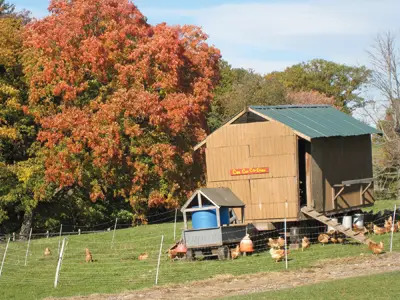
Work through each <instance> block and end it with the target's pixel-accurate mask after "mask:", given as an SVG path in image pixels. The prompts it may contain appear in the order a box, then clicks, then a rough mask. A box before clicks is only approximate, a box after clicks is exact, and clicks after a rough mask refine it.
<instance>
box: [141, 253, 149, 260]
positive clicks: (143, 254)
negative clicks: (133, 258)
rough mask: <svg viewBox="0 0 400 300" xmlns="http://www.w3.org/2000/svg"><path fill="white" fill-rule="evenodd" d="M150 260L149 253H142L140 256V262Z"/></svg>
mask: <svg viewBox="0 0 400 300" xmlns="http://www.w3.org/2000/svg"><path fill="white" fill-rule="evenodd" d="M148 258H149V254H148V253H142V254H140V255H139V256H138V260H146V259H148Z"/></svg>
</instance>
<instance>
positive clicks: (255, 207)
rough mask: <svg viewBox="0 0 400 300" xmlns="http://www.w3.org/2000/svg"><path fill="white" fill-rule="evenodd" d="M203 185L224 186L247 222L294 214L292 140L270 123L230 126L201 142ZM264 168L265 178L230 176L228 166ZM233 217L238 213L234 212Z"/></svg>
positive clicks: (294, 140) (287, 131) (295, 180)
mask: <svg viewBox="0 0 400 300" xmlns="http://www.w3.org/2000/svg"><path fill="white" fill-rule="evenodd" d="M206 163H207V186H208V187H228V188H230V189H231V190H232V191H233V192H234V193H235V194H236V195H237V196H238V197H239V198H240V199H241V200H242V201H243V202H244V203H245V204H246V213H245V218H246V220H247V221H251V220H267V219H282V218H284V217H285V201H286V200H287V201H288V204H289V205H288V207H289V208H288V216H287V217H288V218H291V219H296V218H297V216H298V211H299V203H298V178H297V172H298V170H297V137H296V135H295V134H294V133H293V132H292V130H290V129H289V128H288V127H286V126H284V125H282V124H280V123H278V122H275V121H268V122H257V123H246V124H232V125H228V126H225V127H222V128H220V129H219V130H218V131H216V132H215V133H214V134H213V135H211V136H209V138H208V140H207V149H206ZM252 167H253V168H255V167H268V168H269V173H267V174H254V175H239V176H231V175H230V170H231V169H233V168H252ZM235 212H236V213H237V214H238V216H239V217H241V216H240V213H239V211H235Z"/></svg>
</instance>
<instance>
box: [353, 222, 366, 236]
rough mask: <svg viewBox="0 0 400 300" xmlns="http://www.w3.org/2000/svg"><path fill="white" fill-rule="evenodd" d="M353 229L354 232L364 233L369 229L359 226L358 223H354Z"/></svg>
mask: <svg viewBox="0 0 400 300" xmlns="http://www.w3.org/2000/svg"><path fill="white" fill-rule="evenodd" d="M353 231H354V232H360V233H362V234H366V233H368V229H367V228H365V227H359V226H357V224H353Z"/></svg>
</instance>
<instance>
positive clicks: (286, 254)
mask: <svg viewBox="0 0 400 300" xmlns="http://www.w3.org/2000/svg"><path fill="white" fill-rule="evenodd" d="M287 209H288V203H287V200H286V203H285V224H284V225H285V266H286V269H287V268H288V260H287V256H288V253H287V252H288V248H287V233H286V231H287V226H286V215H287Z"/></svg>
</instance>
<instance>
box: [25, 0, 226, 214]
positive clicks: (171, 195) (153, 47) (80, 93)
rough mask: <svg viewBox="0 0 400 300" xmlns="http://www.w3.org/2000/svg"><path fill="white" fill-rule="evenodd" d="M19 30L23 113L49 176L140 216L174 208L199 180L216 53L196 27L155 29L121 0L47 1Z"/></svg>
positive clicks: (216, 67) (57, 181)
mask: <svg viewBox="0 0 400 300" xmlns="http://www.w3.org/2000/svg"><path fill="white" fill-rule="evenodd" d="M49 12H50V15H49V16H48V17H46V18H44V19H42V20H39V21H35V22H33V23H32V24H30V25H29V26H28V27H27V29H26V33H25V35H26V36H25V46H26V51H25V54H24V60H25V72H26V74H28V78H29V85H30V95H29V106H28V107H27V110H29V112H30V113H31V114H32V115H34V116H35V118H36V120H37V121H38V122H39V123H40V125H41V128H42V129H41V131H40V133H39V136H38V139H39V140H40V141H41V142H42V143H43V144H44V146H45V148H46V157H47V159H46V164H45V167H46V178H47V181H48V182H49V183H56V184H57V185H59V186H60V188H63V187H74V188H79V189H85V190H87V191H88V193H89V194H90V198H91V200H92V201H97V200H100V199H105V200H107V201H109V200H119V201H123V200H125V199H127V200H129V201H130V203H131V205H132V207H133V210H134V212H135V213H136V214H137V215H141V214H143V213H145V212H146V211H147V210H148V208H152V207H160V206H161V207H173V206H176V205H177V203H178V201H179V200H180V199H182V198H184V197H186V196H187V193H188V192H190V191H191V190H192V189H194V188H195V187H196V186H197V184H198V182H199V180H200V176H201V172H202V170H201V164H200V160H197V159H196V160H195V159H194V158H193V155H194V154H193V151H192V146H193V145H194V144H196V143H197V142H198V141H200V140H201V139H202V138H204V136H205V133H206V114H207V112H208V111H209V106H210V101H211V98H212V92H213V89H214V87H215V85H216V84H217V80H218V73H219V70H218V61H219V59H220V54H219V51H218V50H217V49H215V48H214V47H211V46H209V45H208V44H207V43H206V39H207V36H206V35H205V34H204V33H203V32H202V31H201V30H200V29H199V28H197V27H194V26H168V25H167V24H165V23H162V24H159V25H156V26H152V25H150V24H148V23H147V22H146V18H145V17H144V16H143V15H142V14H141V12H140V11H139V10H138V9H137V8H136V6H135V5H133V4H132V3H131V2H130V1H128V0H74V1H70V0H53V1H51V3H50V6H49Z"/></svg>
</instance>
